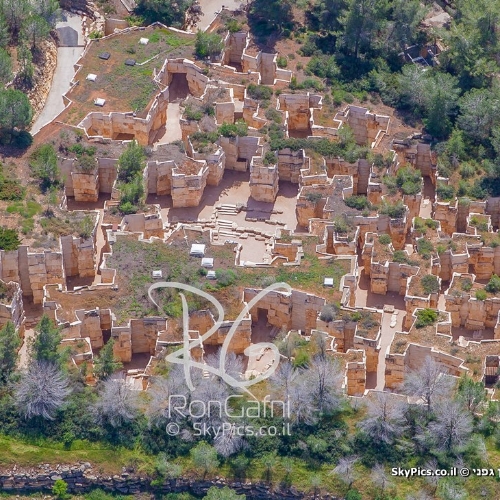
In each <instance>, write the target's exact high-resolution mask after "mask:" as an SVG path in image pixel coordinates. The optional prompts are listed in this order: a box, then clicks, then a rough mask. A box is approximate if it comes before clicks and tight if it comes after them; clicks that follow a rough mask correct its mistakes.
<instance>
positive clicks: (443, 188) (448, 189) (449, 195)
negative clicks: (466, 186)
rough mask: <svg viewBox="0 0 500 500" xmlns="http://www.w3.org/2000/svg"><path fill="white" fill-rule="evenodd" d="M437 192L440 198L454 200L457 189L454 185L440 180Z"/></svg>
mask: <svg viewBox="0 0 500 500" xmlns="http://www.w3.org/2000/svg"><path fill="white" fill-rule="evenodd" d="M436 194H437V196H438V199H439V200H441V201H449V200H452V199H453V198H454V196H455V189H454V188H453V186H450V185H448V184H444V183H443V182H440V183H439V184H438V185H437V188H436Z"/></svg>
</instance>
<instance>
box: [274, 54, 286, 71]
mask: <svg viewBox="0 0 500 500" xmlns="http://www.w3.org/2000/svg"><path fill="white" fill-rule="evenodd" d="M276 64H277V65H278V68H286V67H287V66H288V61H287V59H286V57H285V56H278V58H277V59H276Z"/></svg>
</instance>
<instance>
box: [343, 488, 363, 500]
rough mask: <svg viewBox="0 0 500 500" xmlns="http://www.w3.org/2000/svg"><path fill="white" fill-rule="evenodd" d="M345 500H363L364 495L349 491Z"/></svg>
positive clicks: (353, 490) (356, 491)
mask: <svg viewBox="0 0 500 500" xmlns="http://www.w3.org/2000/svg"><path fill="white" fill-rule="evenodd" d="M345 500H363V495H361V493H360V492H359V491H358V490H355V489H352V490H349V491H348V492H347V494H346V496H345Z"/></svg>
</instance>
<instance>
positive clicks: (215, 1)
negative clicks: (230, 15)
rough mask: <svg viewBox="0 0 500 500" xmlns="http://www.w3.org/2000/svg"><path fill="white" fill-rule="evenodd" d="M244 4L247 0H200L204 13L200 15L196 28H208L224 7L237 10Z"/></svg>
mask: <svg viewBox="0 0 500 500" xmlns="http://www.w3.org/2000/svg"><path fill="white" fill-rule="evenodd" d="M242 4H243V5H245V2H242V1H240V0H200V5H201V10H202V12H203V15H202V16H201V17H200V21H199V22H198V25H197V26H196V28H198V29H201V30H206V29H207V28H208V26H209V25H210V23H211V22H212V21H213V19H214V17H215V16H216V15H217V14H218V13H219V12H220V10H221V9H222V8H223V7H224V8H226V9H229V10H237V9H239V8H240V6H241V5H242Z"/></svg>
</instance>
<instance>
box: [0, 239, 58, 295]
mask: <svg viewBox="0 0 500 500" xmlns="http://www.w3.org/2000/svg"><path fill="white" fill-rule="evenodd" d="M62 263H63V259H62V253H61V252H52V251H49V250H46V251H45V252H42V253H32V252H29V251H28V246H26V245H21V246H20V247H19V248H18V249H17V250H13V251H9V252H6V251H4V250H0V279H2V280H3V281H5V282H9V281H15V282H18V283H19V284H20V286H21V289H22V293H23V295H24V296H26V297H33V301H34V303H35V304H40V303H41V302H42V300H43V286H44V285H46V284H47V283H63V282H64V279H65V274H64V270H63V265H62Z"/></svg>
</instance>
